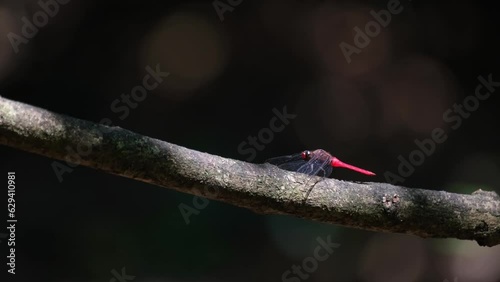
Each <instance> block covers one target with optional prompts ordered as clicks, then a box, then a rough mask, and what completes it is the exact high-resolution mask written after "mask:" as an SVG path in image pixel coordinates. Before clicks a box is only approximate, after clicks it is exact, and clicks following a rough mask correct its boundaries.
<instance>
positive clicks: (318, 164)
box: [296, 156, 332, 176]
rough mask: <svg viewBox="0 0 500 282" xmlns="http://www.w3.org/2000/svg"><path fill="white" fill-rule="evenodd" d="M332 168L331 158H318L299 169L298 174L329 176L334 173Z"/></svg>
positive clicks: (312, 159)
mask: <svg viewBox="0 0 500 282" xmlns="http://www.w3.org/2000/svg"><path fill="white" fill-rule="evenodd" d="M329 168H331V166H330V159H329V158H324V159H322V158H319V157H318V156H317V157H312V158H311V159H310V160H309V161H308V162H307V163H305V164H304V165H302V166H301V167H300V168H299V169H297V170H296V171H297V172H300V173H305V174H308V175H319V176H327V175H330V173H332V171H331V169H329Z"/></svg>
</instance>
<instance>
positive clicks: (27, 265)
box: [0, 0, 500, 282]
mask: <svg viewBox="0 0 500 282" xmlns="http://www.w3.org/2000/svg"><path fill="white" fill-rule="evenodd" d="M221 2H223V3H226V2H225V1H221ZM233 2H236V3H237V1H233ZM388 2H389V1H362V2H350V1H345V2H342V1H338V2H336V1H284V0H272V1H242V2H241V3H240V4H239V5H237V6H235V7H234V9H233V10H232V11H231V12H230V11H226V12H225V13H224V14H223V19H222V18H221V17H219V15H218V14H217V11H216V9H215V8H214V6H213V3H212V2H211V1H119V2H118V1H113V2H111V1H79V0H71V1H70V2H69V3H67V4H64V5H60V7H59V11H58V12H57V14H56V15H55V16H54V17H50V18H49V20H48V23H47V24H46V25H45V26H43V27H41V28H40V30H39V31H38V33H37V34H36V35H35V36H34V37H33V38H31V39H29V42H28V43H26V44H24V43H23V44H20V45H19V46H18V49H19V50H18V52H15V50H14V48H13V46H12V44H11V42H10V41H9V37H8V34H9V33H11V32H13V33H15V34H18V35H21V30H22V27H23V24H24V23H23V21H22V20H21V19H22V18H23V17H26V18H27V19H29V20H30V21H32V19H33V16H34V14H35V13H37V12H38V11H40V10H41V8H40V6H39V4H38V3H37V2H36V1H27V0H25V1H19V0H17V1H2V2H0V34H1V37H0V79H1V84H0V95H2V96H4V97H7V98H10V99H13V100H17V101H23V102H26V103H29V104H32V105H36V106H39V107H42V108H45V109H48V110H50V111H53V112H57V113H63V114H67V115H70V116H73V117H77V118H81V119H85V120H90V121H94V122H99V121H100V120H101V119H103V118H109V119H111V120H112V121H113V124H114V125H117V126H120V127H123V128H126V129H130V130H132V131H135V132H138V133H141V134H144V135H147V136H151V137H155V138H158V139H162V140H165V141H168V142H172V143H175V144H178V145H182V146H185V147H188V148H191V149H195V150H200V151H204V152H209V153H211V154H216V155H221V156H225V157H230V158H235V159H240V160H249V159H248V158H249V154H242V153H241V152H239V151H238V149H237V148H238V145H239V144H241V143H242V142H244V141H246V140H247V139H248V136H255V135H257V134H258V133H259V131H260V130H262V129H263V128H266V127H269V122H270V120H271V119H272V117H273V116H274V114H273V109H274V108H276V109H278V110H279V111H281V110H282V109H283V107H285V106H286V107H287V110H288V112H289V113H293V114H296V115H297V116H296V118H295V119H293V120H291V122H290V124H289V125H287V126H286V127H285V129H284V130H283V131H281V132H279V133H276V134H274V136H273V138H272V141H271V142H269V143H268V144H265V148H264V149H263V150H261V151H257V154H256V157H255V158H253V159H251V161H253V162H263V161H264V160H265V159H266V158H269V157H274V156H279V155H284V154H290V153H296V152H300V151H301V150H304V149H316V148H322V149H325V150H327V151H330V152H331V153H332V154H333V155H335V156H337V157H339V158H340V159H341V160H344V161H346V162H349V163H353V164H355V165H359V166H360V167H363V168H366V169H369V170H372V171H374V172H376V173H377V176H376V177H375V178H368V177H366V176H363V175H359V174H356V173H354V172H350V171H346V170H335V171H334V173H333V177H335V178H338V179H345V180H355V181H379V182H387V179H386V177H384V175H385V174H386V173H387V172H392V173H394V174H396V175H397V174H398V166H399V165H400V160H399V159H398V156H400V155H401V156H402V157H403V158H405V159H408V156H409V154H410V153H411V152H412V151H414V150H416V149H418V147H417V146H416V145H415V140H417V139H418V140H423V139H426V138H429V137H431V132H432V131H433V130H434V129H435V128H443V129H444V130H445V131H446V134H447V137H448V138H447V140H446V141H445V142H444V143H442V144H438V145H437V146H436V149H435V152H434V153H433V154H431V155H430V156H428V157H426V158H425V161H424V162H423V163H422V164H421V165H419V166H416V167H415V171H414V173H412V174H411V175H409V176H408V177H405V181H404V183H403V185H404V186H408V187H422V188H427V189H436V190H446V191H452V192H459V193H471V192H472V191H475V190H477V189H479V188H481V189H483V190H496V191H500V188H499V185H498V183H499V178H500V167H499V162H500V160H499V156H500V152H499V146H498V143H499V141H500V140H499V137H498V134H497V132H496V130H497V128H496V127H497V126H498V123H497V119H498V117H499V114H500V113H499V111H498V110H497V109H498V106H499V99H498V97H497V92H498V91H497V92H494V93H492V95H491V96H490V97H489V98H488V99H487V100H484V101H480V105H479V107H478V108H477V110H475V111H473V112H470V117H469V118H467V119H463V120H462V123H461V125H460V126H458V127H457V128H456V129H454V128H452V127H451V126H452V125H454V123H453V122H446V121H445V120H443V114H444V113H445V112H446V111H447V110H448V109H450V108H451V109H453V108H452V107H453V104H455V103H457V104H460V103H462V101H463V99H464V98H465V97H467V96H469V95H473V94H474V90H475V88H476V86H477V85H478V84H479V82H478V76H480V75H481V76H483V77H487V76H488V75H489V74H492V77H493V80H495V81H500V70H499V69H498V65H499V64H498V63H499V60H498V59H499V57H500V56H499V54H498V50H500V44H499V43H500V41H499V36H498V12H497V10H496V9H495V7H493V6H490V5H489V4H485V3H478V2H475V1H461V2H456V1H444V2H443V1H439V3H434V2H432V1H428V2H422V1H412V2H408V1H402V2H401V5H402V6H403V11H402V12H401V13H399V14H397V15H392V17H391V21H390V23H389V24H388V25H387V27H383V28H382V29H381V32H380V34H378V35H377V36H375V37H373V38H372V39H371V41H370V43H369V44H368V45H367V46H366V47H365V48H362V49H361V53H359V54H353V55H352V56H351V59H352V61H351V63H347V61H346V59H345V57H344V55H343V54H342V51H341V49H340V47H339V44H340V43H341V42H346V43H348V44H351V45H353V44H354V43H353V42H354V41H353V40H354V39H353V38H354V36H355V32H354V30H353V29H354V27H356V26H358V27H360V28H362V29H364V26H365V25H366V23H368V22H370V21H372V20H373V17H372V15H371V14H370V11H371V10H374V11H376V12H377V11H379V10H381V9H386V7H387V3H388ZM484 2H486V1H484ZM221 19H222V20H221ZM157 64H159V65H160V69H161V70H162V71H165V72H170V76H169V77H167V78H165V80H164V81H163V82H162V83H161V84H160V85H159V86H158V87H157V88H156V89H154V90H153V91H150V92H148V96H147V98H146V99H145V100H144V101H142V102H139V103H138V106H137V108H135V109H131V110H130V113H129V115H127V117H126V118H125V119H123V120H122V119H120V117H119V116H120V114H117V113H116V112H113V110H112V109H111V106H110V105H111V104H112V103H113V101H114V100H115V99H119V98H120V95H121V94H122V93H126V94H130V92H131V89H132V88H133V87H135V86H137V85H141V84H142V79H143V77H144V76H145V75H146V74H147V72H146V70H145V68H146V66H151V67H152V68H155V66H156V65H157ZM53 161H54V160H52V159H48V158H45V157H41V156H38V155H34V154H30V153H26V152H23V151H19V150H14V149H11V148H8V147H0V168H1V169H0V171H1V173H2V174H6V172H7V171H15V172H16V176H17V182H16V185H17V194H16V214H17V217H18V224H17V230H16V244H17V245H16V247H17V248H16V252H17V255H16V273H17V274H16V275H15V277H14V278H13V277H12V276H9V277H8V278H9V279H10V280H3V278H2V281H11V280H17V281H32V280H36V281H111V280H112V279H113V278H114V276H113V273H112V271H113V270H116V271H118V272H120V270H121V269H122V268H123V267H125V269H126V273H127V274H129V275H133V276H135V279H134V281H281V279H282V274H283V273H284V272H285V271H286V270H290V269H291V267H292V265H294V264H297V265H299V264H302V261H303V260H304V259H305V258H307V257H310V256H311V255H312V254H313V250H314V248H315V247H316V246H318V243H317V242H316V239H317V238H318V237H319V238H326V237H327V236H331V240H332V241H333V242H336V243H338V244H340V247H339V248H338V249H336V250H335V252H334V253H333V254H332V255H331V256H330V257H329V258H328V260H326V261H324V262H320V263H319V264H318V268H317V270H316V271H314V272H313V273H311V274H310V277H308V279H307V280H308V281H384V282H387V281H445V279H448V280H449V281H454V280H453V279H454V278H457V280H455V281H460V282H464V281H500V270H499V268H498V261H499V259H500V249H499V247H498V246H497V247H494V248H485V247H479V246H478V245H477V243H475V242H470V241H459V240H454V239H420V238H417V237H414V236H411V235H400V234H383V233H374V232H367V231H361V230H355V229H350V228H344V227H340V226H330V225H324V224H319V223H315V222H309V221H304V220H299V219H296V218H293V217H285V216H263V215H256V214H254V213H252V212H250V211H247V210H245V209H241V208H237V207H233V206H229V205H226V204H222V203H218V202H215V201H211V202H210V203H209V204H208V206H207V207H206V208H205V209H202V210H200V212H199V214H197V215H193V216H191V217H190V222H189V224H186V222H185V220H184V219H183V217H182V215H181V213H180V211H179V204H181V203H185V204H186V205H189V206H193V197H192V196H190V195H185V194H181V193H177V192H174V191H171V190H168V189H162V188H159V187H154V186H152V185H148V184H144V183H140V182H136V181H133V180H130V179H124V178H120V177H117V176H113V175H108V174H105V173H102V172H99V171H95V170H93V169H89V168H86V167H83V166H79V167H76V168H75V169H74V171H73V172H71V173H67V174H64V175H63V181H62V182H60V181H59V180H58V178H57V177H56V174H55V173H54V170H53V168H52V163H53ZM62 163H63V162H62ZM3 191H4V192H3V193H2V194H3V195H4V196H3V197H5V199H6V195H5V194H6V189H5V190H3ZM2 199H4V198H2ZM2 202H4V203H5V201H2ZM2 214H5V213H2ZM3 220H4V219H2V221H3ZM0 232H3V233H5V229H3V230H2V231H0ZM0 235H1V234H0ZM0 240H2V242H1V243H0V249H1V251H2V252H1V257H2V258H4V259H5V256H7V255H8V254H7V247H6V240H5V239H2V238H1V237H0ZM3 261H4V260H2V274H1V275H2V276H3V275H4V274H5V273H6V266H5V264H4V263H3ZM4 269H5V270H4ZM0 277H1V276H0ZM116 281H118V280H116ZM290 281H294V280H290ZM296 281H298V280H296Z"/></svg>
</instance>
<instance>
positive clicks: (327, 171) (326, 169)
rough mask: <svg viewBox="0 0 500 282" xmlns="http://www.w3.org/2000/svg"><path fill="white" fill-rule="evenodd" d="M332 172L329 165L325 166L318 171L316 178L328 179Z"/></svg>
mask: <svg viewBox="0 0 500 282" xmlns="http://www.w3.org/2000/svg"><path fill="white" fill-rule="evenodd" d="M332 172H333V167H332V166H331V165H327V166H324V167H323V168H322V169H320V170H319V172H318V176H322V177H328V176H330V174H332Z"/></svg>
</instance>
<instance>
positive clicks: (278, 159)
mask: <svg viewBox="0 0 500 282" xmlns="http://www.w3.org/2000/svg"><path fill="white" fill-rule="evenodd" d="M296 161H302V162H304V163H305V161H304V160H303V159H302V156H301V154H293V155H288V156H281V157H275V158H270V159H267V160H266V161H265V162H266V163H270V164H272V165H276V166H280V165H283V164H285V163H289V162H296Z"/></svg>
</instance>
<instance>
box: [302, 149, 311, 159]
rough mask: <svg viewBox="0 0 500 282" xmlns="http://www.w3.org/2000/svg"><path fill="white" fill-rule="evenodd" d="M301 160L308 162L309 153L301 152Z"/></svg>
mask: <svg viewBox="0 0 500 282" xmlns="http://www.w3.org/2000/svg"><path fill="white" fill-rule="evenodd" d="M301 157H302V159H303V160H309V159H310V158H311V151H304V152H302V156H301Z"/></svg>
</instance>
